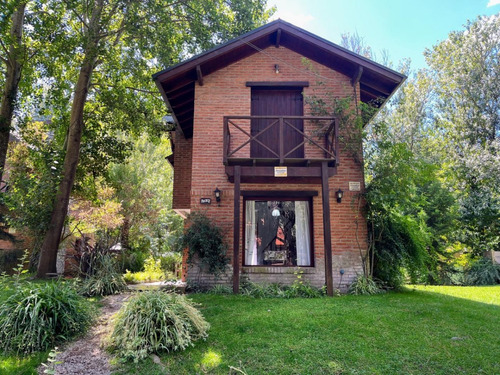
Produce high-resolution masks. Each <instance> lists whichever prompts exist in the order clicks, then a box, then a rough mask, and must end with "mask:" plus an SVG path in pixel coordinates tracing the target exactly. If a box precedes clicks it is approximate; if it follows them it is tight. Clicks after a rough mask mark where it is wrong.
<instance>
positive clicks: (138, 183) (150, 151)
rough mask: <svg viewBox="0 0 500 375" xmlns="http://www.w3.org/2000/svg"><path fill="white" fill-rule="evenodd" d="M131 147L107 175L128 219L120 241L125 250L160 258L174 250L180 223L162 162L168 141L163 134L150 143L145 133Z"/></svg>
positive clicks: (169, 177) (168, 171)
mask: <svg viewBox="0 0 500 375" xmlns="http://www.w3.org/2000/svg"><path fill="white" fill-rule="evenodd" d="M133 146H134V150H133V152H132V153H131V154H130V155H129V157H128V158H127V159H126V160H125V162H123V163H121V164H115V163H113V164H111V165H110V166H109V170H108V176H107V178H108V182H109V183H110V184H111V185H112V186H113V187H114V189H115V190H116V197H117V199H118V200H119V201H120V202H121V203H122V214H123V216H124V217H125V218H126V220H127V225H126V226H124V227H123V229H122V239H121V242H122V246H123V247H124V248H126V250H127V251H133V252H136V251H142V252H143V253H147V254H149V253H152V254H153V255H154V256H155V257H159V256H160V255H161V254H164V253H167V252H171V251H177V250H178V249H177V245H178V244H179V240H178V237H179V236H180V235H182V220H181V218H180V217H179V216H178V215H176V214H175V213H174V212H173V211H171V206H172V184H173V175H172V167H171V166H170V165H169V163H168V162H167V161H166V160H165V155H168V154H170V153H171V152H172V151H171V148H170V141H169V139H168V137H167V136H166V135H162V136H161V137H158V138H157V139H154V140H151V137H148V136H147V134H144V135H142V136H140V137H138V138H137V139H136V140H135V141H134V143H133ZM125 268H126V269H129V270H131V271H140V269H136V268H135V267H134V268H130V267H125Z"/></svg>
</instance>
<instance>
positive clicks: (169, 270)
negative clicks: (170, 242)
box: [160, 251, 182, 277]
mask: <svg viewBox="0 0 500 375" xmlns="http://www.w3.org/2000/svg"><path fill="white" fill-rule="evenodd" d="M160 266H161V269H162V270H163V272H165V273H166V274H168V275H172V276H173V277H178V276H179V275H177V273H179V271H180V269H181V267H182V253H181V252H173V251H171V252H168V253H165V254H162V255H161V257H160Z"/></svg>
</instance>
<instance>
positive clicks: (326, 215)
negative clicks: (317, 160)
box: [321, 161, 333, 297]
mask: <svg viewBox="0 0 500 375" xmlns="http://www.w3.org/2000/svg"><path fill="white" fill-rule="evenodd" d="M321 189H322V190H321V193H322V196H323V237H324V241H325V279H326V294H327V295H328V296H330V297H332V296H333V265H332V230H331V226H330V224H331V222H330V192H329V189H328V162H325V161H324V162H323V163H321Z"/></svg>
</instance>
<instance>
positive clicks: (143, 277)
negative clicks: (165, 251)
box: [123, 255, 166, 283]
mask: <svg viewBox="0 0 500 375" xmlns="http://www.w3.org/2000/svg"><path fill="white" fill-rule="evenodd" d="M123 278H124V279H125V281H126V282H127V283H143V282H150V281H161V280H165V279H166V274H165V271H164V270H163V269H162V267H161V261H160V259H155V258H154V257H153V256H152V255H150V256H149V258H147V259H146V260H145V261H144V271H139V272H133V273H132V272H130V271H129V270H127V271H126V272H125V275H123Z"/></svg>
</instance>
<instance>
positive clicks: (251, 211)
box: [245, 201, 257, 266]
mask: <svg viewBox="0 0 500 375" xmlns="http://www.w3.org/2000/svg"><path fill="white" fill-rule="evenodd" d="M255 231H256V222H255V201H247V202H246V223H245V264H246V265H247V266H256V265H257V238H256V236H255Z"/></svg>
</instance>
